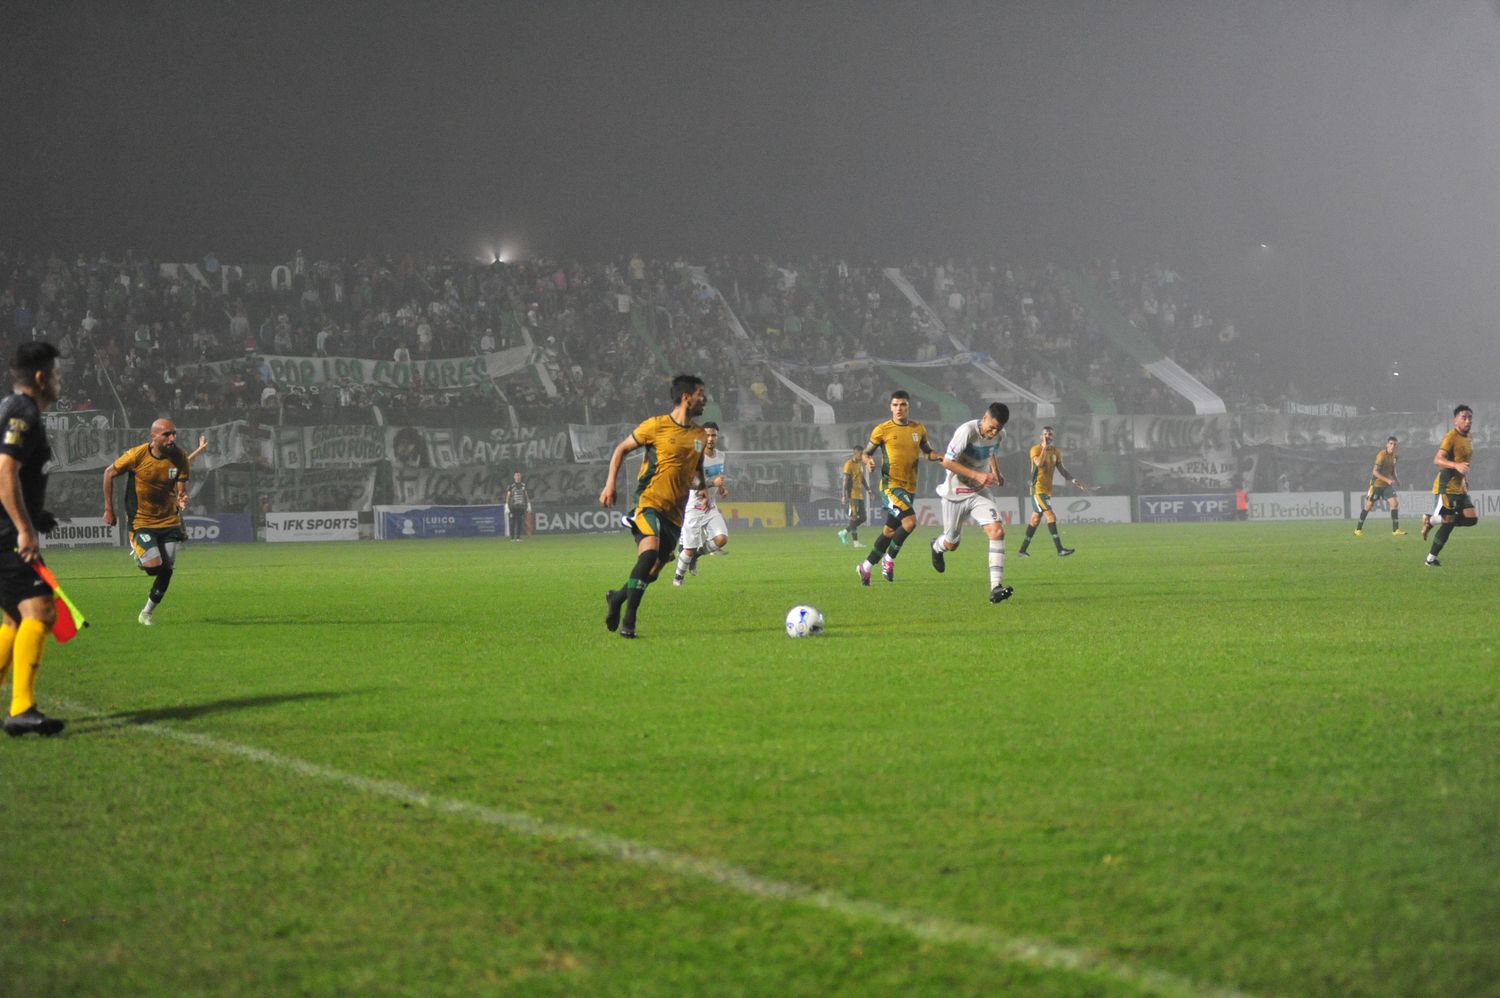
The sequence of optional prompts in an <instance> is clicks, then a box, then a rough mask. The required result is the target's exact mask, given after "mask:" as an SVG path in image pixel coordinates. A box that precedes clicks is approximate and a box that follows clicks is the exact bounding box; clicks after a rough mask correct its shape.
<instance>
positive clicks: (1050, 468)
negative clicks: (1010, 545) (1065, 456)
mask: <svg viewBox="0 0 1500 998" xmlns="http://www.w3.org/2000/svg"><path fill="white" fill-rule="evenodd" d="M1053 432H1054V431H1053V429H1052V427H1050V426H1044V427H1042V442H1041V443H1039V444H1037V445H1036V446H1035V447H1033V448H1031V454H1030V457H1031V489H1030V494H1031V520H1030V522H1029V523H1027V525H1026V536H1025V537H1024V538H1023V539H1022V540H1021V550H1020V551H1018V552H1016V553H1017V554H1019V555H1020V556H1021V557H1022V558H1026V557H1029V556H1028V555H1027V553H1026V548H1027V547H1028V546H1029V545H1030V544H1031V537H1032V535H1033V534H1035V533H1036V528H1037V524H1039V523H1041V522H1042V518H1043V517H1046V519H1047V532H1048V533H1049V534H1051V535H1052V544H1053V546H1054V547H1056V548H1057V554H1058V557H1060V558H1066V557H1067V556H1068V555H1070V554H1072V553H1073V549H1072V548H1065V547H1063V544H1062V538H1061V537H1059V536H1058V533H1057V514H1056V513H1054V512H1052V475H1053V472H1057V471H1060V472H1062V474H1063V477H1064V478H1066V479H1067V480H1068V481H1070V482H1072V483H1073V484H1074V485H1076V486H1077V487H1078V488H1080V489H1081V488H1083V487H1084V485H1083V483H1082V482H1080V481H1079V480H1078V479H1076V478H1074V477H1073V476H1072V475H1071V474H1069V473H1068V469H1067V468H1064V467H1063V463H1062V452H1061V451H1059V450H1058V449H1057V448H1056V447H1054V446H1052V436H1053Z"/></svg>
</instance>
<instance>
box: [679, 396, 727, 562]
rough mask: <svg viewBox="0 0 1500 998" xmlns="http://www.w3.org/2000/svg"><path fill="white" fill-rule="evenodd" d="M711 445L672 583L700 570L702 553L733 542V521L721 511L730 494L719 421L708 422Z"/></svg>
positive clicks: (685, 517)
mask: <svg viewBox="0 0 1500 998" xmlns="http://www.w3.org/2000/svg"><path fill="white" fill-rule="evenodd" d="M703 429H704V430H705V431H706V432H707V433H708V446H707V447H706V448H705V449H704V451H703V487H702V488H697V489H693V490H692V491H691V492H689V493H688V498H687V512H686V513H685V514H684V515H683V518H682V552H681V553H680V554H678V556H677V570H676V571H675V572H674V573H673V574H672V585H674V586H680V585H682V580H683V579H684V578H685V577H686V576H687V574H688V573H689V572H691V573H692V574H694V575H697V574H698V555H699V554H700V553H701V552H703V551H707V552H708V553H709V554H718V553H720V552H721V551H723V550H724V545H726V544H728V543H729V525H728V524H726V523H725V522H724V514H723V513H720V512H719V500H720V499H724V498H727V497H728V495H729V490H727V489H726V488H724V454H723V452H722V451H720V450H719V424H718V423H704V424H703Z"/></svg>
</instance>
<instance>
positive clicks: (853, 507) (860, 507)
mask: <svg viewBox="0 0 1500 998" xmlns="http://www.w3.org/2000/svg"><path fill="white" fill-rule="evenodd" d="M849 520H850V522H851V523H864V522H865V501H864V500H863V499H850V500H849Z"/></svg>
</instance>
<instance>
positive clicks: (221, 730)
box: [0, 523, 1500, 996]
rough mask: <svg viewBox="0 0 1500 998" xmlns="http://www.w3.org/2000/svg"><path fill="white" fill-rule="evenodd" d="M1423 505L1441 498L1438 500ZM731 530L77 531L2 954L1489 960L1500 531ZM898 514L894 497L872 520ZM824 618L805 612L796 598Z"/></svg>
mask: <svg viewBox="0 0 1500 998" xmlns="http://www.w3.org/2000/svg"><path fill="white" fill-rule="evenodd" d="M1408 526H1410V524H1408ZM1351 531H1352V524H1346V523H1323V524H1294V525H1256V524H1224V525H1182V526H1155V525H1149V526H1148V525H1125V526H1115V527H1075V528H1068V529H1065V531H1064V539H1065V540H1066V541H1067V543H1069V544H1070V545H1074V546H1076V547H1077V548H1078V554H1077V555H1076V556H1075V557H1072V558H1067V559H1060V558H1057V557H1056V556H1055V555H1054V554H1053V553H1052V549H1051V545H1050V542H1049V541H1048V540H1047V538H1046V535H1045V533H1042V534H1040V535H1039V536H1038V538H1037V541H1036V543H1035V544H1033V547H1032V557H1030V558H1029V559H1024V560H1023V559H1019V558H1017V557H1016V549H1017V547H1018V546H1019V543H1018V542H1019V531H1017V530H1014V529H1013V530H1012V532H1011V536H1010V538H1009V539H1008V553H1009V558H1008V561H1007V566H1006V567H1007V572H1006V582H1007V583H1009V584H1011V585H1013V586H1014V587H1015V589H1016V595H1015V597H1014V598H1013V599H1012V600H1011V601H1009V602H1008V603H1005V604H1002V605H1000V606H991V605H989V603H988V602H987V600H986V596H987V592H988V584H987V581H986V578H985V568H984V544H983V537H982V536H981V535H979V534H978V532H977V531H972V533H973V534H974V536H966V539H965V543H964V545H963V547H962V548H960V550H958V551H957V552H954V553H952V554H950V555H949V556H948V571H947V573H946V574H944V575H938V574H936V573H935V572H934V571H933V570H932V567H931V565H930V563H929V560H928V554H927V550H926V547H927V543H928V542H929V541H930V540H931V536H932V532H931V530H924V531H922V532H921V533H920V534H919V535H918V537H917V538H915V539H913V541H912V542H911V543H910V544H909V545H908V546H907V548H906V550H905V551H904V552H903V553H902V555H901V558H900V560H899V561H898V563H897V574H896V582H895V583H894V584H886V583H883V582H882V581H881V580H880V579H879V578H878V576H877V578H876V580H875V581H874V583H873V584H872V586H871V587H870V588H868V589H865V588H861V587H860V586H859V584H858V581H857V579H856V577H855V573H854V570H853V564H854V562H855V560H856V557H857V555H856V553H855V552H853V551H850V550H849V549H847V548H844V547H841V546H840V545H839V544H838V542H837V541H836V540H835V539H834V538H833V536H832V533H831V532H827V531H817V532H813V531H801V532H799V531H784V532H772V531H765V532H761V531H749V530H745V531H740V532H738V533H736V534H735V535H734V536H733V537H732V539H731V544H730V548H729V554H728V555H727V556H726V557H721V558H706V559H704V560H703V562H702V566H701V572H700V575H699V576H698V577H697V578H692V579H689V581H688V585H686V586H685V587H684V588H682V589H673V588H671V587H670V585H669V584H668V583H667V581H666V580H665V579H664V580H663V581H662V582H661V583H659V584H657V585H655V586H653V587H652V588H651V590H650V591H649V593H648V594H647V596H646V599H645V602H644V604H643V607H642V611H641V616H640V625H639V630H640V633H641V638H640V639H639V640H636V641H633V642H632V641H624V640H621V639H620V638H618V637H617V636H615V635H612V634H608V633H606V632H605V630H604V627H603V624H602V618H603V600H602V595H603V593H604V591H605V590H606V589H607V588H611V587H614V586H617V585H619V584H620V583H621V582H622V581H623V579H624V578H625V576H626V574H627V573H628V570H629V567H630V565H631V563H632V562H633V560H634V554H633V551H632V549H631V545H630V542H629V540H628V539H627V538H625V537H624V536H614V537H578V538H535V539H532V540H529V541H528V542H526V543H524V544H510V543H506V542H504V541H500V540H495V541H489V540H484V541H481V540H471V541H464V542H391V543H362V544H344V545H333V544H330V545H322V544H319V545H244V546H236V547H230V546H224V547H216V546H211V545H195V546H191V547H189V548H188V549H187V550H186V551H185V553H184V555H183V557H182V560H181V563H180V568H179V571H178V573H177V577H176V579H175V580H174V582H173V584H172V589H171V592H170V594H169V595H168V597H167V600H166V602H165V604H164V605H163V607H162V608H161V610H160V611H159V612H158V614H157V620H158V624H157V626H155V627H154V628H150V629H147V628H144V627H141V626H139V625H138V624H136V622H135V615H136V612H137V610H138V609H139V607H140V604H141V602H142V601H143V600H144V597H145V594H146V590H147V589H148V580H147V579H146V578H145V577H144V576H142V575H141V574H140V573H139V572H137V571H136V570H135V569H134V568H133V567H132V566H131V564H130V562H129V560H128V558H127V556H126V555H125V554H124V553H123V552H120V551H107V552H88V551H79V552H69V551H55V552H52V553H51V556H50V558H49V563H50V564H51V565H52V566H53V568H54V569H55V570H56V571H57V573H58V574H59V576H60V578H61V580H62V582H63V585H64V587H65V588H66V589H67V590H68V592H69V595H70V596H72V597H73V599H74V601H75V602H76V603H78V604H79V605H80V606H82V607H83V609H84V610H85V611H86V612H87V613H88V614H89V616H90V619H91V621H92V622H93V627H92V628H91V629H90V630H89V631H87V632H85V633H84V634H83V635H81V636H80V637H79V638H78V639H77V640H76V641H74V642H73V643H71V644H69V645H66V646H62V647H58V646H53V645H49V647H48V649H47V656H46V659H45V660H44V664H43V670H42V673H41V678H40V682H39V686H38V692H39V702H40V704H41V706H42V707H43V709H44V710H48V711H49V712H52V713H56V714H58V715H59V716H63V717H67V718H69V719H70V721H71V724H70V727H69V728H68V730H67V731H66V732H65V733H64V734H63V735H62V736H60V737H58V738H55V739H50V740H42V739H38V738H30V737H28V738H23V739H5V740H3V744H0V753H3V757H0V790H3V803H0V831H3V835H0V843H3V844H0V888H3V894H4V897H5V903H4V904H3V906H0V938H3V939H4V942H3V943H0V982H3V986H4V988H5V989H6V990H7V991H8V992H10V993H15V994H22V993H50V994H68V995H119V994H178V993H188V994H215V995H266V994H335V993H337V994H414V995H415V994H420V995H431V994H454V995H462V994H485V993H505V994H526V995H533V994H534V995H552V994H558V995H565V994H566V995H572V994H641V995H682V994H715V995H722V994H727V995H742V994H743V995H777V996H781V995H789V994H793V995H811V994H818V995H822V994H882V995H883V994H897V993H899V994H932V995H955V994H973V995H996V994H1027V995H1033V994H1034V995H1101V994H1102V995H1132V994H1151V993H1176V994H1214V993H1221V992H1224V993H1233V992H1242V993H1250V994H1282V995H1289V994H1298V995H1340V996H1342V995H1434V996H1451V995H1484V994H1490V995H1494V994H1500V983H1497V982H1500V942H1497V940H1500V666H1497V661H1500V650H1497V644H1500V642H1497V640H1496V638H1495V634H1496V624H1495V619H1496V595H1495V594H1496V593H1497V592H1500V538H1497V536H1496V535H1495V534H1494V532H1493V531H1492V530H1490V529H1488V527H1487V526H1485V525H1481V526H1480V527H1479V528H1477V529H1473V530H1466V531H1461V532H1457V533H1456V534H1455V535H1454V538H1453V540H1452V541H1451V542H1450V543H1449V546H1448V548H1447V550H1446V551H1445V552H1444V556H1443V563H1444V564H1443V567H1442V568H1440V569H1427V568H1424V567H1423V565H1422V554H1423V552H1424V551H1425V547H1426V546H1425V545H1423V544H1422V543H1421V542H1420V541H1419V540H1418V538H1417V537H1416V536H1415V530H1413V534H1412V536H1410V537H1405V538H1393V537H1391V536H1390V535H1389V531H1388V530H1382V529H1380V525H1379V524H1372V527H1371V529H1367V530H1366V531H1365V536H1364V537H1362V538H1355V537H1353V536H1352V535H1351ZM866 535H867V538H868V537H873V536H874V532H873V531H870V530H868V529H867V530H866ZM803 602H806V603H811V604H813V605H815V606H817V607H818V608H820V609H821V610H822V611H823V612H824V614H825V615H826V618H827V622H828V631H827V633H826V635H824V636H823V637H820V638H814V639H802V640H791V639H788V638H787V637H786V636H785V635H784V632H783V628H782V617H783V615H784V614H785V612H786V610H787V609H788V608H789V607H791V606H792V605H793V604H796V603H803Z"/></svg>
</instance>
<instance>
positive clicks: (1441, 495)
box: [1427, 405, 1479, 568]
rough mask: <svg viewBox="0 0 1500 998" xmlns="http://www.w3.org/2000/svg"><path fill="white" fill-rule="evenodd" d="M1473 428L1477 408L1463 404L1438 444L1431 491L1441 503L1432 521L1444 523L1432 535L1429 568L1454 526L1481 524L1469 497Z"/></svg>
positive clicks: (1428, 556) (1433, 564)
mask: <svg viewBox="0 0 1500 998" xmlns="http://www.w3.org/2000/svg"><path fill="white" fill-rule="evenodd" d="M1473 428H1474V410H1473V409H1471V408H1469V407H1468V406H1466V405H1460V406H1458V407H1457V408H1456V409H1454V410H1453V429H1451V430H1449V431H1448V433H1447V435H1446V436H1444V437H1443V442H1442V443H1441V444H1439V445H1438V451H1437V454H1436V455H1435V456H1434V457H1433V459H1432V463H1433V464H1435V465H1437V466H1438V469H1439V470H1438V473H1437V477H1436V478H1435V479H1433V482H1432V491H1433V492H1436V493H1437V496H1438V506H1437V508H1436V509H1434V510H1433V514H1432V515H1433V522H1434V523H1437V522H1439V521H1441V522H1442V526H1440V527H1438V528H1437V533H1436V534H1435V535H1434V536H1433V538H1432V550H1431V551H1429V552H1428V553H1427V565H1428V567H1429V568H1437V567H1438V566H1439V565H1441V564H1442V562H1440V561H1438V552H1439V551H1441V550H1443V545H1444V544H1447V543H1448V535H1449V534H1451V533H1453V528H1454V527H1472V526H1475V525H1477V524H1478V523H1479V512H1478V510H1476V509H1475V508H1474V500H1473V499H1471V498H1469V462H1471V461H1472V460H1473V459H1474V441H1473V440H1472V439H1471V438H1470V437H1469V432H1470V431H1471V430H1472V429H1473Z"/></svg>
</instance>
